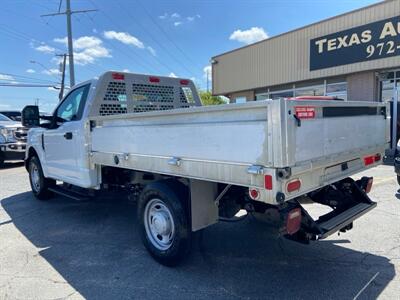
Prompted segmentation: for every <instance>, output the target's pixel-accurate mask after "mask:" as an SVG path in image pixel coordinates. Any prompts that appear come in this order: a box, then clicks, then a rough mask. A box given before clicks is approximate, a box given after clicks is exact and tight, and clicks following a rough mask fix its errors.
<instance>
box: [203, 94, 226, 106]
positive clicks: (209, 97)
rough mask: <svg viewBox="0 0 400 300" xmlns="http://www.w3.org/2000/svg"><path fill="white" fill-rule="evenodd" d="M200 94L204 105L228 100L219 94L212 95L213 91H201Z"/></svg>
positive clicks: (217, 103) (223, 102) (222, 102)
mask: <svg viewBox="0 0 400 300" xmlns="http://www.w3.org/2000/svg"><path fill="white" fill-rule="evenodd" d="M199 96H200V99H201V103H202V104H203V105H219V104H226V102H225V101H224V100H223V99H222V97H219V96H213V95H211V92H207V91H199Z"/></svg>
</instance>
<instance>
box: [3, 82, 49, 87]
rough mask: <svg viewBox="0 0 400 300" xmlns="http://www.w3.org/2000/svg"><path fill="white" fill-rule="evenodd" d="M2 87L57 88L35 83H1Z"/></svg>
mask: <svg viewBox="0 0 400 300" xmlns="http://www.w3.org/2000/svg"><path fill="white" fill-rule="evenodd" d="M0 86H4V87H55V86H53V85H49V84H34V83H2V82H0Z"/></svg>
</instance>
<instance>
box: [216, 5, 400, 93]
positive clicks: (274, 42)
mask: <svg viewBox="0 0 400 300" xmlns="http://www.w3.org/2000/svg"><path fill="white" fill-rule="evenodd" d="M398 15H400V0H391V1H384V2H381V3H378V4H375V5H371V6H368V7H365V8H362V9H359V10H355V11H352V12H349V13H346V14H343V15H340V16H337V17H334V18H330V19H327V20H324V21H321V22H318V23H315V24H312V25H310V26H306V27H303V28H300V29H297V30H294V31H291V32H288V33H285V34H282V35H279V36H276V37H272V38H269V39H267V40H264V41H261V42H258V43H255V44H253V45H250V46H246V47H242V48H239V49H236V50H233V51H230V52H227V53H224V54H221V55H218V56H215V57H214V58H213V59H214V60H216V61H217V63H216V64H213V65H212V75H213V76H212V83H213V84H212V88H213V94H217V95H222V94H225V95H226V94H229V93H232V92H238V91H246V90H253V89H256V88H262V87H266V86H273V85H279V84H284V83H290V82H297V81H303V80H309V79H316V78H326V77H331V76H337V75H344V74H350V73H356V72H361V71H367V70H377V69H385V68H392V67H398V66H400V56H394V57H389V58H382V59H376V60H371V61H367V62H360V63H353V64H348V65H342V66H337V67H332V68H327V69H321V70H316V71H309V47H310V46H309V43H310V40H311V39H313V38H316V37H320V36H324V35H327V34H330V33H334V32H338V31H341V30H345V29H349V28H352V27H356V26H360V25H363V24H368V23H371V22H374V21H379V20H382V19H386V18H390V17H394V16H398Z"/></svg>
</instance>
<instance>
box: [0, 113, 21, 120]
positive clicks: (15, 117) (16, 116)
mask: <svg viewBox="0 0 400 300" xmlns="http://www.w3.org/2000/svg"><path fill="white" fill-rule="evenodd" d="M0 114H2V115H4V116H6V117H7V118H9V119H11V120H13V121H17V122H21V111H19V110H5V111H0Z"/></svg>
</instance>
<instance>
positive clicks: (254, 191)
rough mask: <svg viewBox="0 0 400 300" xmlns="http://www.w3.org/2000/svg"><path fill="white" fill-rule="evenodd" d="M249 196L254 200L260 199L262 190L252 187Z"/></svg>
mask: <svg viewBox="0 0 400 300" xmlns="http://www.w3.org/2000/svg"><path fill="white" fill-rule="evenodd" d="M249 196H250V198H251V199H252V200H258V199H260V192H259V191H258V190H257V189H254V188H250V189H249Z"/></svg>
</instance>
